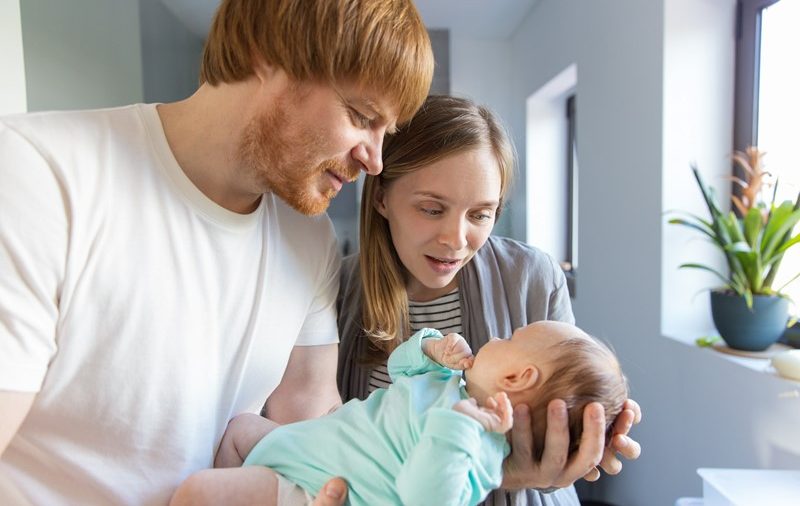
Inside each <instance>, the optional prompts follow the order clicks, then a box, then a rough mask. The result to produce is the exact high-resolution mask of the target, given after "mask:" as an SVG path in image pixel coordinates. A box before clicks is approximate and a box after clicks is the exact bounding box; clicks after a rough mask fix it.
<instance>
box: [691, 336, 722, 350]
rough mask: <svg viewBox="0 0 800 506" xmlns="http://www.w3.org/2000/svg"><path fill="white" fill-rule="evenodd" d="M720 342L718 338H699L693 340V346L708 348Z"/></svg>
mask: <svg viewBox="0 0 800 506" xmlns="http://www.w3.org/2000/svg"><path fill="white" fill-rule="evenodd" d="M719 340H720V337H719V336H701V337H698V338H697V339H695V341H694V342H695V344H696V345H697V346H699V347H701V348H709V347H711V346H714V343H716V342H718V341H719Z"/></svg>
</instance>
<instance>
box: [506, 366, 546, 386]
mask: <svg viewBox="0 0 800 506" xmlns="http://www.w3.org/2000/svg"><path fill="white" fill-rule="evenodd" d="M537 381H539V368H538V367H536V366H535V365H533V364H526V365H524V366H522V367H520V368H518V369H516V370H515V371H512V372H511V373H509V374H506V375H505V376H504V377H503V378H502V379H501V380H500V382H501V385H500V388H502V389H503V390H504V391H506V392H522V391H523V390H527V389H529V388H531V387H533V386H534V385H535V384H536V382H537Z"/></svg>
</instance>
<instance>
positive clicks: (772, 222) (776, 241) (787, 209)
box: [762, 200, 800, 257]
mask: <svg viewBox="0 0 800 506" xmlns="http://www.w3.org/2000/svg"><path fill="white" fill-rule="evenodd" d="M792 209H794V205H793V204H792V203H791V202H789V201H788V200H787V201H786V202H784V203H783V204H781V205H780V207H777V208H773V210H772V212H771V213H770V218H769V222H768V223H767V228H766V230H765V231H764V239H763V243H762V252H763V254H764V256H765V257H769V256H771V255H772V254H773V253H774V252H775V250H777V249H778V248H779V247H780V246H781V245H782V244H783V243H784V242H785V241H787V240H788V239H789V237H788V234H790V233H791V231H792V229H793V228H794V226H795V225H796V224H797V222H798V221H800V210H797V211H792Z"/></svg>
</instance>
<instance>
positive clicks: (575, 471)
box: [556, 402, 605, 487]
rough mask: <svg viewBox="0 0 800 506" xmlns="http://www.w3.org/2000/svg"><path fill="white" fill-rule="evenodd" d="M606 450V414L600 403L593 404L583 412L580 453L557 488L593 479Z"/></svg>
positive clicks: (571, 460) (573, 459) (572, 460)
mask: <svg viewBox="0 0 800 506" xmlns="http://www.w3.org/2000/svg"><path fill="white" fill-rule="evenodd" d="M604 450H605V412H604V410H603V406H602V405H601V404H600V403H597V402H592V403H590V404H588V405H587V406H586V408H584V410H583V433H582V434H581V441H580V444H579V446H578V451H577V452H576V453H575V455H574V456H573V457H572V459H570V461H569V464H568V465H567V466H566V468H564V472H563V474H562V476H561V478H560V480H559V482H558V483H556V486H558V487H566V486H568V485H571V484H572V483H574V482H575V481H577V480H579V479H580V478H583V477H584V476H587V475H589V476H590V477H593V476H594V473H593V471H592V469H594V468H595V467H596V466H598V465H599V464H600V461H601V460H602V459H603V452H604Z"/></svg>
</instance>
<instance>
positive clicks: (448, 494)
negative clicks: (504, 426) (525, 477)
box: [396, 408, 509, 505]
mask: <svg viewBox="0 0 800 506" xmlns="http://www.w3.org/2000/svg"><path fill="white" fill-rule="evenodd" d="M508 451H509V447H508V443H506V440H505V436H504V435H501V434H496V433H490V432H486V431H485V430H484V429H483V427H482V426H481V425H480V424H479V423H478V422H477V421H476V420H473V419H472V418H470V417H468V416H466V415H463V414H461V413H458V412H456V411H453V410H452V409H446V408H432V409H431V410H429V411H428V413H427V414H426V415H425V422H424V426H423V429H422V433H421V434H420V439H419V442H418V443H417V445H416V446H415V447H414V448H413V449H412V450H411V452H410V454H409V456H408V458H407V459H406V461H405V462H404V464H403V466H402V467H401V469H400V472H399V473H398V475H397V479H396V486H397V493H398V495H399V496H400V498H401V500H402V502H403V504H406V505H424V504H436V505H462V504H471V505H472V504H477V503H478V502H480V501H481V500H483V499H484V498H485V497H486V496H487V495H488V494H489V492H490V491H492V490H493V489H495V488H498V487H499V486H500V483H501V481H502V479H503V473H502V467H503V459H504V458H505V456H506V455H507V454H508Z"/></svg>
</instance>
